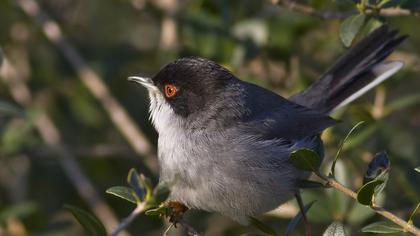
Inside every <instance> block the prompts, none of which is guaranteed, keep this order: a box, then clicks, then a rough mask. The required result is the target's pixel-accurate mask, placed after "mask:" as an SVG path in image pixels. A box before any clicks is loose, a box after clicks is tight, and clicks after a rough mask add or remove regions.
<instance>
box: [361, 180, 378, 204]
mask: <svg viewBox="0 0 420 236" xmlns="http://www.w3.org/2000/svg"><path fill="white" fill-rule="evenodd" d="M383 182H384V181H382V180H373V181H370V182H368V183H366V184H364V185H363V186H362V187H361V188H360V189H359V190H358V191H357V201H358V202H359V203H360V204H362V205H367V206H370V205H372V201H373V196H374V194H375V188H376V187H377V186H378V185H380V184H382V183H383Z"/></svg>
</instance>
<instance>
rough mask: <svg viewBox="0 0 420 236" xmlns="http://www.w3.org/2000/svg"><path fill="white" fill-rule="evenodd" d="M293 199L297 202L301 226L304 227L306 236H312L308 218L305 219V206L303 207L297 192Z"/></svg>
mask: <svg viewBox="0 0 420 236" xmlns="http://www.w3.org/2000/svg"><path fill="white" fill-rule="evenodd" d="M295 197H296V200H297V202H298V205H299V209H300V212H301V213H302V218H303V224H304V225H305V229H306V235H307V236H312V229H311V225H310V224H309V221H308V218H307V217H306V212H305V206H304V205H303V201H302V197H301V196H300V193H299V192H297V193H296V194H295Z"/></svg>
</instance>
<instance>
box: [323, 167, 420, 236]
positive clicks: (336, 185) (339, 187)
mask: <svg viewBox="0 0 420 236" xmlns="http://www.w3.org/2000/svg"><path fill="white" fill-rule="evenodd" d="M316 175H317V176H319V177H320V178H321V179H323V180H325V181H327V185H328V186H331V187H332V188H335V189H337V190H338V191H340V192H342V193H344V194H346V195H347V196H349V197H351V198H353V199H355V200H357V194H356V193H355V192H354V191H353V190H351V189H349V188H347V187H345V186H344V185H342V184H340V183H339V182H337V180H335V179H334V178H332V177H327V176H325V175H324V174H322V173H319V172H318V173H316ZM370 208H371V209H372V210H374V211H375V212H376V213H378V214H380V215H382V216H383V217H385V218H387V219H389V220H391V221H392V222H394V223H396V224H397V225H399V226H401V227H402V228H403V229H404V230H405V231H407V232H410V233H412V234H414V235H417V236H420V229H419V228H417V227H416V226H415V225H413V224H409V223H408V222H407V221H405V220H403V219H401V218H400V217H398V216H396V215H394V214H393V213H391V212H389V211H387V210H385V209H384V208H382V207H379V206H376V205H373V206H371V207H370Z"/></svg>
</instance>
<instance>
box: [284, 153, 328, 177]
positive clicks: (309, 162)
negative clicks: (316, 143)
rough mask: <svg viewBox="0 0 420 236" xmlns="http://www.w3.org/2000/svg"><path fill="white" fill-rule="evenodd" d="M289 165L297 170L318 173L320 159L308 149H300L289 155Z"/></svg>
mask: <svg viewBox="0 0 420 236" xmlns="http://www.w3.org/2000/svg"><path fill="white" fill-rule="evenodd" d="M289 160H290V163H292V165H293V166H294V167H296V168H297V169H299V170H306V171H313V172H315V171H318V169H319V166H320V165H321V158H320V157H319V156H318V154H317V153H316V152H314V151H312V150H310V149H306V148H301V149H298V150H295V151H293V152H291V153H290V155H289Z"/></svg>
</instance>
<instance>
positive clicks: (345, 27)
mask: <svg viewBox="0 0 420 236" xmlns="http://www.w3.org/2000/svg"><path fill="white" fill-rule="evenodd" d="M365 19H366V16H365V15H361V14H360V15H353V16H350V17H348V18H347V19H346V20H344V22H343V23H342V24H341V26H340V38H341V41H343V44H344V46H346V47H350V45H351V43H352V42H353V40H354V38H355V37H356V35H357V33H359V31H360V29H361V28H362V26H363V25H364V23H365Z"/></svg>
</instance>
